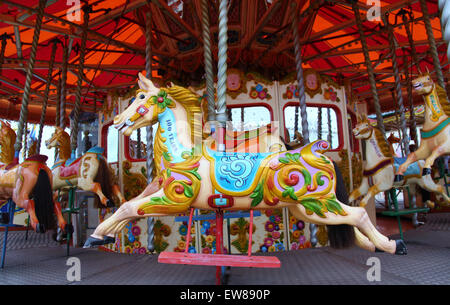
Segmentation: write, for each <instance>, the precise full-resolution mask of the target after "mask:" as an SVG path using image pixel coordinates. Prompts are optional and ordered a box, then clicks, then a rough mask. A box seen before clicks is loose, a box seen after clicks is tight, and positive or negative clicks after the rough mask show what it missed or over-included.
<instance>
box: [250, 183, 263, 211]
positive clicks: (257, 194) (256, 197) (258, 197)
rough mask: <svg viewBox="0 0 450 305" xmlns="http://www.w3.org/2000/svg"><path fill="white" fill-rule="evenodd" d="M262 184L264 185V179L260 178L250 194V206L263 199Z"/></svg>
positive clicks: (254, 205)
mask: <svg viewBox="0 0 450 305" xmlns="http://www.w3.org/2000/svg"><path fill="white" fill-rule="evenodd" d="M263 185H264V180H262V181H261V182H260V183H258V185H257V186H256V188H255V190H254V191H253V193H252V194H251V195H250V198H253V200H252V204H251V206H252V207H256V206H257V205H258V204H260V203H261V201H262V200H263V193H264V188H263Z"/></svg>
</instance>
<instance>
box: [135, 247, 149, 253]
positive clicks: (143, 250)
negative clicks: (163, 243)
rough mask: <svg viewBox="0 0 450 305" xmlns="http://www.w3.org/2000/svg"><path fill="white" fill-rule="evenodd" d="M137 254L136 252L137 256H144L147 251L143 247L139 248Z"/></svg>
mask: <svg viewBox="0 0 450 305" xmlns="http://www.w3.org/2000/svg"><path fill="white" fill-rule="evenodd" d="M137 252H138V253H139V254H145V253H147V249H145V247H141V248H139V249H138V251H137Z"/></svg>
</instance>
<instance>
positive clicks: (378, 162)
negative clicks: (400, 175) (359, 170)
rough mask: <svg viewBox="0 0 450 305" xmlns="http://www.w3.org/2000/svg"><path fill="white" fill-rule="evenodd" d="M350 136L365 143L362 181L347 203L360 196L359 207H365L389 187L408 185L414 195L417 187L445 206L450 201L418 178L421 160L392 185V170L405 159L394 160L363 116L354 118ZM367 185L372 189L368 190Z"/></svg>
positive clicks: (429, 181) (431, 183) (425, 178)
mask: <svg viewBox="0 0 450 305" xmlns="http://www.w3.org/2000/svg"><path fill="white" fill-rule="evenodd" d="M353 134H354V135H355V138H357V139H361V140H364V141H365V143H366V145H365V147H366V151H365V154H366V160H367V161H366V163H365V164H364V172H363V176H364V177H363V179H362V182H361V185H360V186H359V187H358V188H357V189H355V190H354V191H353V192H352V193H351V195H350V201H354V200H356V199H357V198H359V197H361V196H364V198H363V199H362V200H361V202H360V206H365V205H367V203H368V201H369V199H370V198H371V197H373V196H375V195H376V194H378V193H380V192H384V191H387V190H390V189H391V188H393V187H395V188H399V187H404V186H407V185H408V186H409V185H410V186H412V187H411V188H410V191H411V192H412V193H413V194H414V192H415V185H418V186H420V187H421V188H422V189H425V190H428V191H430V192H434V193H436V194H438V195H441V196H443V197H444V200H445V201H446V202H450V198H448V197H447V195H446V194H444V192H443V191H444V189H443V187H442V186H441V185H438V184H436V183H434V181H433V180H432V179H431V178H430V179H428V177H429V176H422V175H421V173H422V169H423V168H424V167H425V161H423V160H419V161H417V162H415V163H413V164H411V165H410V166H409V167H408V168H407V170H406V171H405V172H404V175H405V179H404V180H402V181H394V175H395V172H394V169H395V168H397V167H398V166H399V164H401V163H402V162H404V160H405V158H394V156H393V154H392V149H391V148H390V146H389V145H388V143H387V142H386V140H385V139H384V137H383V134H382V133H381V131H380V130H379V129H378V128H375V127H373V126H372V125H371V124H370V122H369V120H368V119H367V116H366V115H363V116H362V117H358V123H357V125H356V127H355V128H354V129H353ZM370 179H371V180H372V181H371V182H370ZM371 183H372V186H370V184H371Z"/></svg>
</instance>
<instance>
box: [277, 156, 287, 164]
mask: <svg viewBox="0 0 450 305" xmlns="http://www.w3.org/2000/svg"><path fill="white" fill-rule="evenodd" d="M278 161H279V162H280V163H284V164H289V159H288V158H285V157H280V158H278Z"/></svg>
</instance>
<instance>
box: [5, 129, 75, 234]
mask: <svg viewBox="0 0 450 305" xmlns="http://www.w3.org/2000/svg"><path fill="white" fill-rule="evenodd" d="M15 141H16V133H15V132H14V130H13V129H12V128H11V126H10V125H9V124H8V123H6V122H3V121H0V148H1V149H0V200H9V199H12V200H13V202H14V203H15V204H16V205H17V206H19V207H21V208H23V209H24V210H26V211H27V213H28V214H29V215H30V221H31V226H32V227H33V229H34V230H35V231H36V232H38V233H43V232H45V231H47V230H48V229H53V228H54V226H55V220H54V216H55V215H56V217H57V220H58V228H59V229H60V230H61V232H64V233H63V234H65V232H66V231H67V230H72V228H71V226H70V225H68V224H67V223H66V221H65V220H64V217H63V216H62V214H61V206H60V205H59V203H58V202H56V201H55V202H54V201H53V196H52V179H53V175H52V172H51V170H50V169H49V168H48V167H47V165H46V164H45V162H46V161H47V157H46V156H43V155H33V156H30V157H29V158H27V159H26V160H25V161H24V162H22V163H20V164H19V163H18V162H14V143H15Z"/></svg>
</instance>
